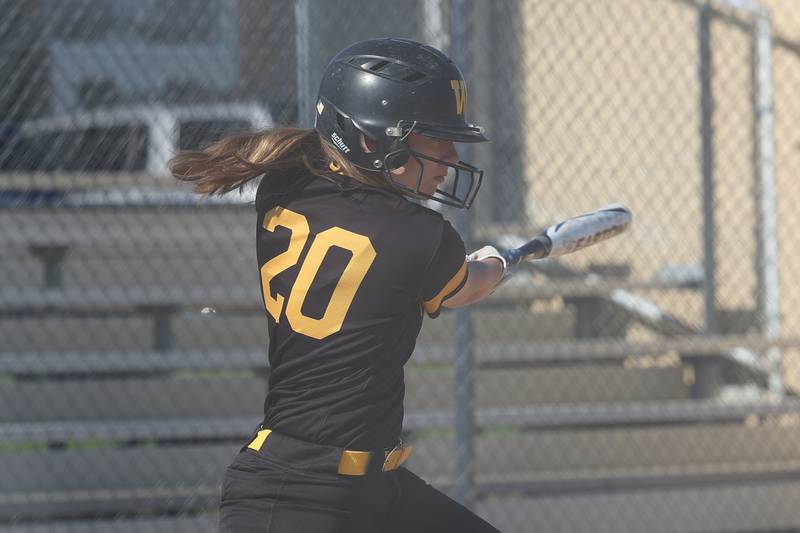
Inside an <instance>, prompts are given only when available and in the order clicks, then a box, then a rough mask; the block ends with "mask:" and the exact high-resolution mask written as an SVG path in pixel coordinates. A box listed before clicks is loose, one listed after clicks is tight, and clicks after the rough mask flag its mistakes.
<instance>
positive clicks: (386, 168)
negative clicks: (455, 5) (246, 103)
mask: <svg viewBox="0 0 800 533" xmlns="http://www.w3.org/2000/svg"><path fill="white" fill-rule="evenodd" d="M466 102H467V93H466V84H465V82H464V78H463V76H462V74H461V72H460V71H459V70H458V68H457V67H456V66H455V64H453V62H452V61H450V59H449V58H448V57H447V56H445V55H444V54H443V53H441V52H440V51H439V50H436V49H435V48H432V47H430V46H426V45H424V44H421V43H417V42H414V41H410V40H406V39H371V40H367V41H361V42H358V43H355V44H353V45H351V46H349V47H347V48H346V49H344V50H342V51H341V52H339V53H338V54H337V55H336V57H334V58H333V60H332V61H331V63H330V64H329V65H328V68H327V69H326V72H325V74H324V75H323V78H322V82H321V84H320V91H319V97H318V99H317V104H316V108H317V114H316V119H315V124H314V126H315V128H316V130H317V131H318V132H319V134H320V136H321V137H322V138H323V139H325V140H326V141H329V142H330V143H331V144H332V145H333V146H334V147H335V148H336V149H337V150H338V151H339V152H340V153H341V154H342V156H343V157H345V158H346V159H347V160H348V161H349V162H351V163H352V164H353V165H354V166H356V167H358V168H361V169H364V170H368V171H381V172H382V173H383V174H384V176H385V178H386V179H387V180H388V181H389V182H390V183H392V184H393V185H395V186H397V187H398V188H399V189H401V190H403V191H406V192H408V193H409V194H410V195H411V196H415V197H421V198H428V199H431V200H434V201H437V202H441V203H443V204H446V205H451V206H456V207H462V208H469V206H470V205H472V202H473V201H474V199H475V195H476V194H477V192H478V189H479V187H480V184H481V180H482V179H483V171H482V170H480V169H479V168H476V167H475V166H473V165H470V164H468V163H464V162H461V161H459V162H458V163H450V162H446V161H442V160H439V159H435V158H433V157H431V156H428V155H426V154H420V153H416V152H413V151H412V150H411V149H410V148H409V147H408V144H407V142H406V141H407V138H408V136H409V135H410V134H411V133H415V134H419V135H425V136H426V137H432V138H436V139H444V140H450V141H453V142H461V143H475V142H486V141H487V140H488V139H487V138H486V137H485V136H484V135H483V129H482V128H480V127H477V126H473V125H472V124H469V123H468V122H467V121H466V119H465V113H466V105H467V104H466ZM362 135H363V136H364V137H366V138H367V139H368V140H370V141H372V142H371V143H370V148H371V149H370V150H366V149H364V147H363V146H362V145H363V143H362V139H361V136H362ZM410 157H414V158H415V160H416V161H417V162H418V163H419V164H420V174H419V177H418V178H417V184H416V186H415V187H409V186H408V185H403V184H400V183H398V182H397V181H395V180H394V179H392V175H391V171H392V170H395V169H398V168H400V167H402V166H403V165H404V164H405V163H406V162H407V161H408V159H409V158H410ZM426 160H427V161H432V162H435V163H437V164H439V165H443V166H447V167H450V169H452V170H451V171H450V172H448V179H447V180H446V181H445V183H443V184H442V185H441V186H440V187H439V188H438V189H437V190H436V192H435V193H434V194H432V195H430V194H426V193H424V192H422V191H421V190H420V187H421V185H422V177H423V175H424V161H426Z"/></svg>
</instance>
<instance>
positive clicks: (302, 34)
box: [294, 0, 315, 128]
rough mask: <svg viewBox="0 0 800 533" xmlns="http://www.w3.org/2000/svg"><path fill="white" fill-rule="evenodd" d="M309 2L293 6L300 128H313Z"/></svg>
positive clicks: (304, 0) (298, 0)
mask: <svg viewBox="0 0 800 533" xmlns="http://www.w3.org/2000/svg"><path fill="white" fill-rule="evenodd" d="M310 2H311V0H297V3H296V4H295V5H294V21H295V22H294V23H295V28H296V30H295V49H296V53H297V123H298V124H299V125H300V126H301V127H308V128H310V127H311V126H313V124H314V121H313V116H314V115H312V109H313V108H314V104H315V102H312V101H311V100H312V98H313V97H314V96H313V95H312V92H311V75H310V72H309V69H310V68H311V44H310V42H309V40H310V39H311V27H310V26H311V16H310V7H311V6H310V5H309V4H310Z"/></svg>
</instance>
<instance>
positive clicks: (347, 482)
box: [220, 433, 499, 533]
mask: <svg viewBox="0 0 800 533" xmlns="http://www.w3.org/2000/svg"><path fill="white" fill-rule="evenodd" d="M340 452H341V449H339V448H335V447H332V446H319V445H311V444H308V443H302V442H301V441H295V440H294V439H289V438H288V437H284V436H282V435H277V434H274V433H273V434H272V435H270V436H269V438H268V439H267V442H266V443H265V444H264V446H263V447H262V449H261V450H260V451H258V452H256V451H254V450H250V449H248V448H246V447H244V448H243V449H242V451H240V452H239V454H238V455H237V456H236V458H235V459H234V461H233V463H232V464H231V465H230V466H229V467H228V469H227V471H226V473H225V479H224V481H223V484H222V501H221V505H220V531H221V533H424V532H437V533H447V532H454V533H455V532H458V533H499V532H498V530H497V529H495V528H494V527H492V526H491V525H490V524H488V523H487V522H485V521H484V520H483V519H481V518H480V517H478V516H477V515H475V514H473V513H472V512H471V511H469V510H468V509H467V508H466V507H463V506H462V505H460V504H458V503H456V502H455V501H453V500H451V499H450V498H448V497H447V496H446V495H444V494H442V493H441V492H439V491H438V490H436V489H434V488H433V487H431V486H430V485H428V484H427V483H426V482H425V481H423V480H422V479H420V478H419V477H417V476H416V475H414V474H413V473H411V472H410V471H408V470H407V469H405V468H403V467H400V468H398V469H397V470H393V471H390V472H381V471H380V466H381V465H377V468H373V467H372V465H371V466H370V472H369V473H368V474H367V475H364V476H345V475H340V474H338V473H337V472H336V470H337V467H338V464H339V456H340Z"/></svg>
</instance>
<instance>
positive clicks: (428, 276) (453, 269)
mask: <svg viewBox="0 0 800 533" xmlns="http://www.w3.org/2000/svg"><path fill="white" fill-rule="evenodd" d="M466 281H467V261H466V251H465V249H464V241H462V240H461V237H460V236H459V234H458V233H457V232H456V230H455V229H453V227H452V226H451V225H450V223H449V222H447V221H446V220H443V229H442V236H441V240H440V241H439V245H438V247H437V248H436V251H435V252H434V254H433V257H432V258H431V260H430V262H429V263H428V267H427V269H426V270H425V274H424V276H423V280H422V308H423V309H424V310H425V312H426V313H428V316H430V317H431V318H436V317H437V316H439V312H440V311H441V307H442V303H443V302H444V301H445V300H447V299H448V298H449V297H451V296H453V295H454V294H455V293H457V292H458V291H459V290H460V289H461V287H463V286H464V283H466Z"/></svg>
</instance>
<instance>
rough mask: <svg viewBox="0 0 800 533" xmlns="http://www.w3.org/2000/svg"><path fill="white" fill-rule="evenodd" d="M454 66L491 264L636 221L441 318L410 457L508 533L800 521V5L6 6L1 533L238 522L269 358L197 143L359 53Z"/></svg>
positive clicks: (173, 1) (174, 0) (289, 100)
mask: <svg viewBox="0 0 800 533" xmlns="http://www.w3.org/2000/svg"><path fill="white" fill-rule="evenodd" d="M390 35H391V36H402V37H409V38H413V39H416V40H420V41H423V42H426V43H428V44H431V45H434V46H437V47H439V48H441V49H442V50H444V51H446V52H447V53H448V54H450V55H451V57H452V58H453V59H454V60H455V61H456V63H457V64H459V65H460V66H461V67H462V69H463V71H464V73H465V75H466V78H467V80H468V87H469V95H470V100H469V108H468V112H467V115H468V117H470V119H471V120H472V121H473V122H475V123H476V124H479V125H482V126H484V127H485V128H486V129H487V133H488V136H489V137H490V138H491V139H492V141H493V142H492V143H490V144H488V145H481V146H474V147H470V146H462V147H460V152H461V156H462V159H464V160H466V161H469V162H472V163H475V164H477V165H478V166H480V167H482V168H484V169H486V177H485V179H484V185H483V188H482V190H481V192H480V194H479V195H478V198H477V201H476V203H475V205H474V207H473V208H472V209H471V210H470V211H469V212H468V213H466V214H463V213H459V212H455V211H454V210H450V209H445V210H444V214H445V216H447V217H448V218H451V219H452V220H453V221H454V222H455V223H456V224H457V225H458V227H459V229H460V231H461V233H462V235H463V236H464V238H465V240H466V241H467V242H468V247H469V248H470V249H474V248H477V247H478V246H480V245H482V244H486V243H491V244H495V245H497V246H500V247H505V246H509V245H511V244H512V243H514V242H515V241H516V240H517V239H519V238H521V237H530V236H531V235H533V233H534V232H535V231H537V230H539V229H541V228H543V227H544V226H547V225H549V224H551V223H553V222H556V221H558V220H560V219H562V218H565V217H567V216H571V215H574V214H578V213H581V212H584V211H588V210H592V209H595V208H597V207H600V206H603V205H605V204H608V203H611V202H622V203H624V204H626V205H627V206H629V207H630V208H631V209H632V210H633V212H634V214H635V219H634V225H633V227H632V229H631V230H630V231H629V232H628V233H627V234H626V236H625V237H622V238H618V239H616V240H612V241H609V242H607V243H604V244H601V245H598V246H596V247H594V248H591V249H589V250H587V251H584V252H581V253H580V254H575V255H574V256H570V257H567V258H563V259H558V260H549V261H543V262H539V263H536V264H529V265H526V266H525V267H524V268H522V269H520V271H519V272H518V273H517V274H516V275H515V276H513V277H512V278H511V279H510V280H508V281H507V282H506V283H505V284H504V285H503V286H501V287H500V288H499V289H498V290H497V291H496V293H495V294H494V295H493V296H492V297H491V298H490V299H488V300H486V301H485V302H484V303H482V304H480V305H478V306H474V307H472V308H470V309H467V310H460V311H458V312H447V313H444V314H443V315H442V316H441V317H440V318H438V319H436V320H427V321H426V323H425V326H424V328H423V332H422V334H421V336H420V339H419V342H418V345H417V350H416V354H415V355H414V357H413V358H412V359H411V361H410V362H409V364H408V365H407V367H406V380H407V392H406V420H405V432H406V434H405V435H404V439H405V440H407V441H408V442H410V443H412V444H414V446H415V452H414V454H413V455H412V458H411V459H410V462H409V463H408V465H409V467H410V468H411V469H412V470H414V471H415V472H417V473H418V474H419V475H421V476H422V477H424V478H425V479H427V480H428V481H430V482H431V483H432V484H433V485H435V486H437V487H439V488H440V489H442V490H444V491H446V492H447V493H448V494H450V495H451V496H453V497H454V498H457V499H458V500H459V501H462V502H464V503H465V504H467V505H469V506H470V507H471V508H472V509H474V510H475V511H476V512H478V513H479V514H480V515H482V516H484V517H485V518H487V519H488V520H489V521H491V522H492V523H493V524H495V526H496V527H498V528H499V529H501V530H502V531H504V532H527V531H564V532H598V531H608V532H621V531H671V532H717V533H721V532H733V531H737V532H742V531H760V532H767V531H770V532H773V531H779V530H780V531H788V530H796V529H798V528H800V506H798V505H797V504H796V502H797V501H798V499H799V498H800V399H798V397H797V391H798V387H800V351H798V348H800V284H798V283H797V282H796V280H795V277H794V275H795V272H797V271H798V269H799V268H800V232H797V231H796V229H795V228H797V227H798V225H800V212H798V210H797V209H795V204H796V203H797V202H798V200H799V199H800V181H798V179H797V176H796V174H797V172H798V170H800V127H798V124H799V123H800V99H798V98H797V95H798V89H797V87H798V84H800V3H798V2H796V1H794V0H768V1H767V0H763V1H760V2H759V1H756V0H713V1H705V0H567V1H557V0H524V1H523V0H520V1H511V0H495V1H488V0H473V1H468V0H406V1H403V2H390V1H387V0H348V1H347V2H344V1H336V2H332V1H324V0H269V1H259V0H158V1H157V0H138V1H136V2H133V1H129V0H2V1H0V75H1V76H2V80H3V83H2V85H0V406H2V408H0V532H3V533H12V532H13V533H22V532H27V533H32V532H37V533H38V532H84V531H87V532H94V531H97V532H99V531H103V532H105V531H119V532H134V531H150V532H154V531H158V532H162V531H163V532H174V531H192V532H197V531H209V532H210V531H215V530H216V520H217V517H216V508H217V505H218V503H219V492H220V482H221V479H222V475H223V471H224V469H225V466H227V464H229V463H230V462H231V461H232V459H233V457H234V455H235V453H236V452H237V451H238V448H239V447H240V446H241V445H242V444H243V443H244V441H245V439H246V438H247V437H248V436H249V435H250V433H251V432H252V431H253V430H254V428H255V426H256V425H257V424H258V422H259V421H260V420H261V412H262V404H263V399H264V395H265V393H266V378H267V376H268V374H269V368H268V367H267V361H266V346H267V339H266V327H265V326H266V321H265V314H264V310H263V307H262V304H261V295H260V291H259V285H258V283H259V278H258V270H257V264H256V258H255V246H254V244H255V243H254V239H253V237H254V232H255V227H256V226H255V225H256V223H257V221H256V217H255V210H254V209H253V207H252V194H251V192H252V191H250V192H247V191H246V192H245V194H229V195H227V196H224V197H222V198H218V199H211V200H208V199H201V198H197V197H195V196H193V195H192V194H191V193H190V192H189V191H188V190H187V189H186V188H184V187H181V186H178V185H177V184H176V183H175V182H174V181H173V180H172V179H170V178H169V177H168V176H167V172H166V168H165V166H164V165H165V162H166V161H167V160H168V158H169V157H170V156H171V154H173V153H174V152H175V151H177V150H182V149H190V148H198V147H203V146H207V145H208V144H209V143H211V142H213V141H214V140H216V139H219V138H221V137H223V136H225V135H229V134H233V133H237V132H241V131H249V130H257V129H261V128H268V127H270V126H272V125H277V124H300V125H303V126H311V124H312V117H313V104H314V99H315V95H316V87H317V85H318V82H319V77H320V75H321V74H322V72H323V69H324V67H325V65H326V64H327V62H328V61H329V60H330V58H331V57H332V56H333V55H334V54H335V53H336V52H337V51H338V50H340V49H341V48H343V47H344V46H346V45H347V44H349V43H351V42H354V41H357V40H360V39H364V38H368V37H374V36H390Z"/></svg>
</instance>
